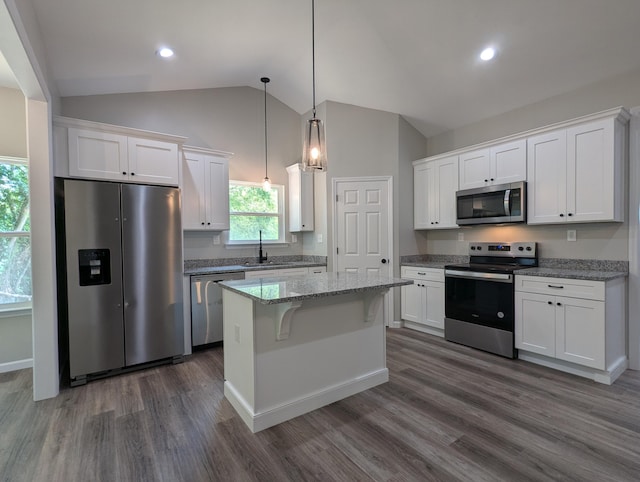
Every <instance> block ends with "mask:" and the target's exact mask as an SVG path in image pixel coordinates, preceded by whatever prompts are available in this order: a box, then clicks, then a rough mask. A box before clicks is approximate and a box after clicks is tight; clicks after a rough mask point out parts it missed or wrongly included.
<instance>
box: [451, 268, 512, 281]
mask: <svg viewBox="0 0 640 482" xmlns="http://www.w3.org/2000/svg"><path fill="white" fill-rule="evenodd" d="M444 275H445V276H448V277H450V278H463V279H475V280H485V281H496V282H498V283H513V275H510V274H505V273H480V272H477V271H459V270H455V269H447V270H445V271H444Z"/></svg>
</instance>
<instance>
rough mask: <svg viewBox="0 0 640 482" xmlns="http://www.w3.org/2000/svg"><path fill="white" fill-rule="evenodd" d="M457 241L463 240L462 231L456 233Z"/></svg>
mask: <svg viewBox="0 0 640 482" xmlns="http://www.w3.org/2000/svg"><path fill="white" fill-rule="evenodd" d="M458 241H464V233H458Z"/></svg>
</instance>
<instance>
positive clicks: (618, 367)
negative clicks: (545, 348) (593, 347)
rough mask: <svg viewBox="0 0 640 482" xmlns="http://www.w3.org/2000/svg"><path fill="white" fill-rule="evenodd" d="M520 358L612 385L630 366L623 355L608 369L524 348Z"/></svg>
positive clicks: (519, 353) (519, 355)
mask: <svg viewBox="0 0 640 482" xmlns="http://www.w3.org/2000/svg"><path fill="white" fill-rule="evenodd" d="M518 358H519V359H520V360H524V361H528V362H531V363H535V364H536V365H542V366H545V367H548V368H553V369H554V370H559V371H562V372H565V373H571V374H572V375H577V376H579V377H583V378H589V379H590V380H593V381H594V382H598V383H603V384H605V385H611V384H612V383H613V382H615V381H616V379H617V378H618V377H619V376H620V375H622V373H623V372H624V371H625V370H626V369H627V366H628V360H627V358H626V357H621V358H619V359H618V360H616V361H615V362H614V363H612V364H611V366H610V367H609V369H608V370H597V369H595V368H589V367H583V366H580V365H576V364H575V363H570V362H566V361H564V360H557V359H555V358H549V357H546V356H544V355H539V354H537V353H530V352H526V351H522V350H518Z"/></svg>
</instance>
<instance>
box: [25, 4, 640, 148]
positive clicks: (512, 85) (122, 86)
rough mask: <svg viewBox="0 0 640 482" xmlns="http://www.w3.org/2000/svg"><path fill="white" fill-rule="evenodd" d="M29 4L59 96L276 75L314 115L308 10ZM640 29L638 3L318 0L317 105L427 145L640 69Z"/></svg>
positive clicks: (275, 83)
mask: <svg viewBox="0 0 640 482" xmlns="http://www.w3.org/2000/svg"><path fill="white" fill-rule="evenodd" d="M31 1H32V2H33V5H34V9H35V12H36V16H37V20H38V23H39V25H40V28H41V33H42V39H43V41H44V44H45V48H46V55H47V58H48V63H49V69H50V71H51V72H52V74H53V77H54V79H55V83H56V88H57V90H58V93H59V94H60V95H61V96H77V95H90V94H105V93H119V92H142V91H162V90H177V89H196V88H210V87H228V86H251V87H255V88H258V89H261V88H262V84H261V83H260V77H262V76H265V75H266V76H268V77H270V78H271V79H272V81H271V83H270V84H269V93H270V94H272V95H273V96H275V97H276V98H278V99H279V100H281V101H282V102H284V103H285V104H287V105H289V106H290V107H291V108H293V109H294V110H296V111H297V112H300V113H303V112H306V111H308V110H309V109H310V108H311V105H312V95H311V86H312V78H311V0H182V1H179V2H178V1H175V0H135V1H132V0H109V1H98V0H31ZM639 19H640V1H638V0H481V1H480V0H393V1H391V0H316V21H315V26H316V75H317V103H321V102H322V101H324V100H332V101H337V102H343V103H348V104H355V105H359V106H364V107H369V108H374V109H381V110H385V111H390V112H395V113H399V114H401V115H403V116H404V117H405V118H407V120H409V122H411V123H412V124H413V125H414V126H415V127H416V128H417V129H419V130H420V131H421V132H422V133H423V134H424V135H426V136H431V135H434V134H437V133H439V132H442V131H444V130H448V129H452V128H456V127H460V126H462V125H466V124H469V123H472V122H475V121H478V120H481V119H483V118H487V117H490V116H493V115H497V114H499V113H502V112H506V111H509V110H512V109H514V108H517V107H521V106H523V105H527V104H530V103H533V102H536V101H539V100H542V99H545V98H548V97H551V96H554V95H557V94H561V93H563V92H567V91H570V90H573V89H575V88H578V87H580V86H583V85H587V84H590V83H593V82H597V81H599V80H603V79H605V78H607V77H611V76H614V75H618V74H622V73H624V72H627V71H632V70H637V69H639V68H640V26H639V23H638V21H639ZM162 45H169V46H171V47H172V48H173V49H174V50H175V52H176V55H175V56H174V57H173V58H172V59H169V60H164V59H161V58H159V57H158V56H157V55H155V52H156V50H157V49H158V48H159V47H160V46H162ZM487 45H493V46H495V48H496V50H497V54H496V57H495V58H494V59H493V60H492V61H490V62H485V63H483V62H481V61H480V60H479V59H478V54H479V53H480V51H481V50H482V49H483V48H484V47H485V46H487Z"/></svg>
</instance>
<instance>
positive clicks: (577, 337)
mask: <svg viewBox="0 0 640 482" xmlns="http://www.w3.org/2000/svg"><path fill="white" fill-rule="evenodd" d="M555 302H556V313H557V314H556V358H559V359H561V360H566V361H569V362H573V363H577V364H579V365H585V366H588V367H591V368H597V369H600V370H604V369H605V368H606V367H605V358H604V355H605V353H604V348H605V326H604V324H605V318H604V302H602V301H592V300H583V299H579V298H565V297H560V296H558V297H556V299H555Z"/></svg>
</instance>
